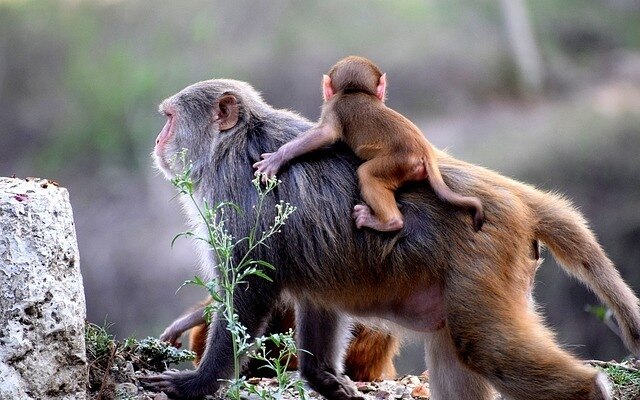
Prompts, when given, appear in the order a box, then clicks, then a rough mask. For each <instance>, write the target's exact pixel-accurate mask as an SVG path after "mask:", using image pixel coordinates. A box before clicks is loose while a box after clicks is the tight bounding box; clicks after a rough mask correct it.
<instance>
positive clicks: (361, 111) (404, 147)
mask: <svg viewBox="0 0 640 400" xmlns="http://www.w3.org/2000/svg"><path fill="white" fill-rule="evenodd" d="M332 107H333V110H334V112H335V113H336V116H337V118H338V120H339V122H340V125H341V128H342V136H343V139H344V141H345V143H346V144H347V145H348V146H349V147H350V148H351V149H352V150H353V151H354V152H355V153H356V154H357V155H358V157H360V158H361V159H363V160H370V159H372V158H374V157H380V156H387V155H394V156H396V155H397V156H400V157H402V156H404V155H407V154H411V153H415V152H416V150H419V151H422V149H424V148H425V147H427V146H430V145H429V143H428V142H427V140H426V138H425V137H424V135H423V134H422V132H421V131H420V129H419V128H418V127H417V126H416V125H415V124H413V123H412V122H411V121H410V120H409V119H408V118H406V117H405V116H403V115H402V114H400V113H398V112H397V111H395V110H393V109H391V108H389V107H387V106H386V105H385V104H384V103H383V102H382V101H380V100H379V99H378V98H377V97H376V96H374V95H371V94H367V93H363V92H350V93H339V94H337V95H336V99H335V101H334V102H333V104H332Z"/></svg>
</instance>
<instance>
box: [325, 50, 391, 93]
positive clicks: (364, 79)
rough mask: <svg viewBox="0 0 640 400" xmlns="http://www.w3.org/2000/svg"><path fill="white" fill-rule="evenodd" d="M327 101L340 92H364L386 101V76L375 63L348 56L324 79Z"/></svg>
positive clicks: (332, 68)
mask: <svg viewBox="0 0 640 400" xmlns="http://www.w3.org/2000/svg"><path fill="white" fill-rule="evenodd" d="M322 90H323V94H324V99H325V101H327V100H330V99H331V97H333V95H334V94H336V93H338V92H345V91H353V92H364V93H368V94H371V95H373V96H376V97H377V98H378V99H380V100H381V101H384V96H385V92H386V75H385V74H383V73H382V71H380V68H378V66H377V65H375V64H374V63H373V61H371V60H369V59H366V58H364V57H359V56H348V57H345V58H343V59H342V60H340V61H338V62H337V63H336V64H335V65H334V66H333V67H331V69H330V70H329V72H328V73H327V75H325V76H324V78H323V84H322Z"/></svg>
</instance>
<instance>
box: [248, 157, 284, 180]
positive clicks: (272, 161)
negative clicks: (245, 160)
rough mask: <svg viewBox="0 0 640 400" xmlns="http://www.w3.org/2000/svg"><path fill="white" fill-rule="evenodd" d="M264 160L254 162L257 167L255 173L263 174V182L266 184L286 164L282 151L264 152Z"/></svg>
mask: <svg viewBox="0 0 640 400" xmlns="http://www.w3.org/2000/svg"><path fill="white" fill-rule="evenodd" d="M261 157H262V160H261V161H258V162H257V163H255V164H253V168H255V169H256V172H255V175H261V176H262V183H264V184H266V183H267V181H268V180H269V178H271V177H273V176H275V174H277V173H278V171H279V170H280V167H282V164H284V159H283V157H282V156H281V154H280V152H278V151H276V152H275V153H264V154H262V155H261Z"/></svg>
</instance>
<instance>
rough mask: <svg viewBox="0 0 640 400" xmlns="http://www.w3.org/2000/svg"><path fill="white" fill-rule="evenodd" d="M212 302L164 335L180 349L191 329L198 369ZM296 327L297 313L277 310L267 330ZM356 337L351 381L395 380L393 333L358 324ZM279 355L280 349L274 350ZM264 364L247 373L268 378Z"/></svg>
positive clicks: (252, 364) (349, 361)
mask: <svg viewBox="0 0 640 400" xmlns="http://www.w3.org/2000/svg"><path fill="white" fill-rule="evenodd" d="M210 302H211V299H210V298H209V299H207V300H205V301H203V302H201V303H199V304H198V305H197V306H196V307H195V308H193V309H192V310H191V311H189V312H188V313H187V314H185V315H183V316H182V317H180V318H178V319H176V320H175V321H173V322H172V323H171V325H169V326H168V327H167V329H165V330H164V332H163V333H162V335H160V340H163V341H166V342H169V343H171V344H172V345H173V346H175V347H180V346H181V345H182V343H181V342H180V337H181V336H182V334H183V333H184V332H186V331H188V330H190V332H189V349H190V350H191V351H193V352H195V353H196V358H195V360H194V365H195V366H196V367H197V366H198V365H199V364H200V361H201V360H202V355H203V354H204V350H205V347H206V342H207V332H208V328H209V325H208V324H207V323H206V321H205V319H204V308H205V307H206V306H207V304H209V303H210ZM294 327H295V317H294V313H293V310H290V309H284V310H279V309H278V310H274V311H273V314H272V316H271V318H270V320H269V322H268V325H267V328H266V332H265V333H266V334H269V333H283V332H287V331H288V330H289V329H292V328H294ZM353 331H354V332H353V333H354V338H353V340H352V341H351V342H350V343H349V346H348V349H347V354H346V358H345V363H344V364H345V365H344V367H345V372H346V374H347V376H349V378H351V379H353V380H355V381H367V382H368V381H373V380H378V379H393V378H395V376H396V369H395V366H394V365H393V357H394V356H395V355H397V353H398V350H399V343H398V339H397V338H396V337H395V336H393V335H392V334H391V333H389V332H385V331H383V330H379V329H372V328H369V327H367V326H364V325H362V324H356V326H355V327H354V329H353ZM272 350H274V352H272V353H271V354H277V353H275V351H276V349H275V348H273V349H272ZM263 365H264V364H262V363H260V362H257V361H256V360H253V359H252V360H249V364H248V365H247V366H246V367H245V371H244V373H245V374H246V375H248V376H266V375H267V374H269V372H270V370H269V369H268V368H262V366H263ZM297 367H298V363H297V360H291V362H290V363H289V368H290V369H292V370H293V369H295V368H297Z"/></svg>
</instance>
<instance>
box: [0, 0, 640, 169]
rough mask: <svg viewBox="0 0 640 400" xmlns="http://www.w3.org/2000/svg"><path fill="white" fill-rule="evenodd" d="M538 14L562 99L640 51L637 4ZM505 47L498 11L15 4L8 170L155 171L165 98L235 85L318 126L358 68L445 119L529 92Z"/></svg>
mask: <svg viewBox="0 0 640 400" xmlns="http://www.w3.org/2000/svg"><path fill="white" fill-rule="evenodd" d="M528 4H529V7H530V9H531V15H532V20H533V23H534V27H535V31H536V33H537V34H538V36H539V39H540V46H541V49H542V53H543V55H544V58H545V60H546V61H547V62H548V65H547V67H548V69H549V70H550V74H551V79H550V85H551V86H553V85H558V86H559V87H562V85H567V84H571V83H573V81H574V80H575V74H574V72H575V71H579V67H580V63H581V62H583V61H581V60H582V58H583V57H585V56H587V57H591V56H594V57H595V56H598V55H599V54H600V53H601V52H602V51H606V50H609V49H611V48H614V47H615V48H637V47H638V46H640V24H639V23H637V22H638V15H639V11H638V9H637V8H633V7H631V8H629V7H628V6H627V7H625V6H624V5H625V4H626V2H624V1H622V0H619V1H615V0H612V1H602V0H590V1H583V0H565V1H561V2H558V1H555V0H540V1H530V2H528ZM505 42H506V39H505V38H504V34H503V28H502V16H501V14H500V8H499V4H498V2H497V1H481V2H471V1H465V0H453V1H435V0H408V1H401V2H390V1H384V0H376V1H364V0H358V1H350V2H343V1H338V0H333V1H324V2H313V1H309V0H307V1H298V2H291V1H286V0H278V1H274V2H269V3H257V2H251V1H237V2H232V3H229V2H220V1H214V2H203V1H195V0H188V1H183V2H179V4H177V3H173V2H164V1H160V2H145V1H38V0H26V1H5V2H1V3H0V54H1V55H2V58H1V60H2V62H0V99H2V100H1V101H2V107H0V108H1V109H2V111H0V117H2V120H3V121H8V123H6V124H3V127H2V128H0V129H2V130H4V132H2V139H0V144H1V145H3V146H2V148H3V149H4V150H0V156H2V157H3V158H5V159H6V160H16V159H19V160H20V161H17V162H18V164H20V163H28V164H32V163H35V165H36V169H37V170H39V171H42V172H40V173H41V174H43V175H50V174H55V173H56V172H58V171H59V170H60V169H65V168H69V167H72V168H77V167H79V168H81V169H83V170H84V171H94V172H95V171H98V170H102V169H104V168H107V167H117V168H124V169H127V170H137V169H139V168H141V167H142V166H144V167H145V168H146V165H147V161H146V160H147V157H148V156H147V154H148V152H149V151H150V149H151V146H152V140H153V136H154V134H153V132H154V128H155V129H159V125H160V124H161V122H159V120H158V119H157V117H156V116H155V115H154V111H155V107H156V104H157V103H158V102H159V101H160V100H161V99H162V98H163V97H165V96H166V95H168V94H170V93H173V92H175V91H176V90H177V89H179V88H181V87H184V86H185V85H186V84H188V83H191V82H193V81H197V80H201V79H206V78H211V77H233V78H239V79H246V80H249V81H251V82H252V83H253V84H255V85H257V86H258V87H262V88H263V89H266V90H267V91H268V94H269V96H270V98H269V99H268V100H270V101H271V102H273V103H275V104H276V105H281V106H287V107H293V108H296V109H301V110H302V111H303V112H306V113H309V112H317V111H315V110H317V106H318V105H319V102H320V97H319V95H318V90H317V87H318V82H319V76H320V73H322V72H323V71H325V70H326V69H327V68H328V67H329V66H330V65H331V64H332V63H333V61H335V60H336V59H337V58H339V57H341V56H343V55H345V54H348V53H357V54H363V55H365V56H369V57H372V58H374V59H375V60H376V61H378V62H379V63H380V64H381V65H383V67H384V68H385V69H388V70H390V71H392V72H393V73H392V74H391V77H390V80H391V97H392V100H390V101H391V102H392V105H395V106H399V107H401V108H403V109H405V110H414V112H416V113H418V112H420V113H424V112H442V111H443V110H445V109H446V108H447V107H449V108H450V107H451V106H456V104H460V103H462V104H463V106H464V104H466V103H471V104H474V103H477V102H482V101H486V100H487V99H488V98H490V97H492V96H495V95H496V94H500V93H502V95H507V96H509V95H512V94H513V93H514V83H513V79H514V74H513V68H512V66H511V62H510V60H509V55H508V51H507V50H506V45H505ZM576 57H577V59H576ZM572 62H575V65H574V64H572ZM567 68H569V69H570V71H567ZM572 68H575V71H574V70H572ZM578 75H579V74H578ZM284 90H286V91H289V93H281V92H282V91H284ZM397 93H402V99H400V98H399V97H398V96H395V94H397ZM425 93H429V94H430V95H429V96H425V95H424V94H425ZM394 96H395V99H394ZM310 117H312V118H314V117H315V116H314V115H310ZM25 157H26V158H27V160H25V159H24V158H25Z"/></svg>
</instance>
